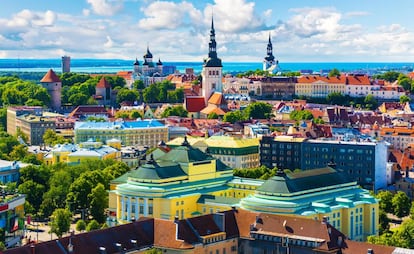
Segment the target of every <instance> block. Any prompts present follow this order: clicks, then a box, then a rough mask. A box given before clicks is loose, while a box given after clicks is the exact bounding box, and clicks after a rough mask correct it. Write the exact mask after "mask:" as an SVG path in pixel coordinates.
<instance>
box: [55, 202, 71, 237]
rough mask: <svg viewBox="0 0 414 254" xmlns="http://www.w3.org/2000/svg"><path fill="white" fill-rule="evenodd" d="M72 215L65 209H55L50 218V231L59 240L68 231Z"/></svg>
mask: <svg viewBox="0 0 414 254" xmlns="http://www.w3.org/2000/svg"><path fill="white" fill-rule="evenodd" d="M71 218H72V214H71V213H70V212H69V211H68V210H66V209H56V210H55V211H54V212H53V214H52V216H51V223H50V231H51V232H52V233H55V234H56V235H57V236H58V237H59V238H61V237H62V235H63V234H64V233H67V232H68V231H69V229H70V221H71Z"/></svg>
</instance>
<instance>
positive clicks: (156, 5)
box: [138, 1, 201, 30]
mask: <svg viewBox="0 0 414 254" xmlns="http://www.w3.org/2000/svg"><path fill="white" fill-rule="evenodd" d="M141 11H142V12H143V13H144V15H146V18H144V19H141V20H140V21H139V23H138V26H139V27H140V28H141V29H146V30H152V29H176V28H178V27H180V26H183V25H184V24H194V23H195V24H197V23H200V16H201V12H200V11H199V10H197V9H196V8H195V7H194V6H193V5H192V4H191V3H188V2H181V3H174V2H166V1H157V2H153V3H151V4H150V5H148V6H147V7H145V8H142V9H141ZM186 18H188V19H189V20H187V21H186Z"/></svg>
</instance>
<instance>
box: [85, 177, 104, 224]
mask: <svg viewBox="0 0 414 254" xmlns="http://www.w3.org/2000/svg"><path fill="white" fill-rule="evenodd" d="M88 198H89V199H90V200H91V201H90V204H91V205H90V213H91V215H92V217H93V218H94V219H95V220H96V221H98V222H99V223H104V222H105V208H106V207H107V206H108V193H107V192H106V190H105V187H104V185H103V184H102V183H98V185H97V186H96V187H95V188H93V189H92V192H91V193H90V194H89V197H88Z"/></svg>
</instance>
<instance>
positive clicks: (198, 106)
mask: <svg viewBox="0 0 414 254" xmlns="http://www.w3.org/2000/svg"><path fill="white" fill-rule="evenodd" d="M184 106H185V109H186V110H187V111H188V112H200V111H201V110H202V109H203V108H205V107H206V104H205V102H204V97H201V96H194V97H193V96H191V97H190V96H189V97H186V98H185V105H184Z"/></svg>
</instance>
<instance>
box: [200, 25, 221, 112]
mask: <svg viewBox="0 0 414 254" xmlns="http://www.w3.org/2000/svg"><path fill="white" fill-rule="evenodd" d="M215 37H216V33H215V31H214V21H213V18H211V30H210V42H209V43H208V48H209V49H208V58H207V59H204V64H203V70H202V72H201V77H202V90H201V93H202V96H203V97H204V100H205V102H206V104H207V101H208V99H209V98H210V96H211V95H212V94H213V93H214V92H220V93H221V92H222V90H223V85H222V82H221V79H222V69H223V65H222V64H221V59H220V58H218V57H217V45H216V38H215Z"/></svg>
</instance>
